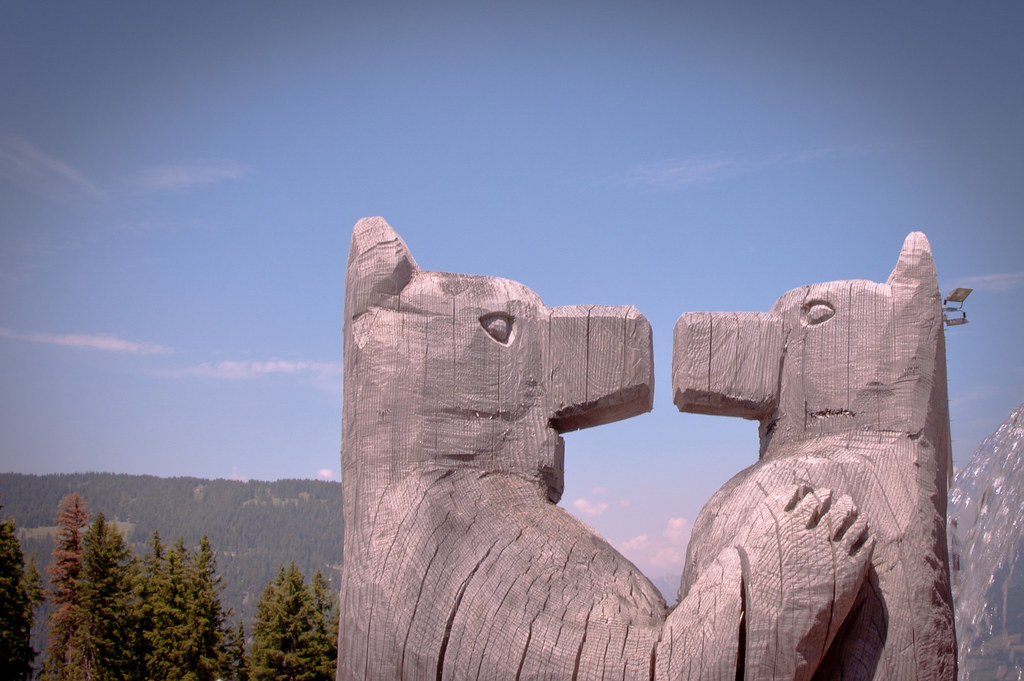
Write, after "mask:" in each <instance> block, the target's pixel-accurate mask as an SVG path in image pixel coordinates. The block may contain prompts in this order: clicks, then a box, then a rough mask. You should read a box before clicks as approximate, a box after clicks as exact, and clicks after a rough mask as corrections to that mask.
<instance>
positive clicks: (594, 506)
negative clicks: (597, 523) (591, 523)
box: [572, 498, 608, 518]
mask: <svg viewBox="0 0 1024 681" xmlns="http://www.w3.org/2000/svg"><path fill="white" fill-rule="evenodd" d="M572 507H573V508H575V509H576V510H577V511H579V512H580V513H582V514H583V515H585V516H587V517H588V518H594V517H597V516H599V515H601V514H602V513H604V512H605V511H607V510H608V503H607V502H604V501H590V500H588V499H583V498H580V499H576V500H575V501H573V502H572Z"/></svg>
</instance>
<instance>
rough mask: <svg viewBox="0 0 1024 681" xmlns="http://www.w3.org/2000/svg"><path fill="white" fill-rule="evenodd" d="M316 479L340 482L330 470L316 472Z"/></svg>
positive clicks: (322, 469) (324, 469) (323, 469)
mask: <svg viewBox="0 0 1024 681" xmlns="http://www.w3.org/2000/svg"><path fill="white" fill-rule="evenodd" d="M316 477H317V479H318V480H338V478H336V477H334V471H333V470H332V469H330V468H321V469H320V470H318V471H317V472H316Z"/></svg>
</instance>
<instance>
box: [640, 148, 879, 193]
mask: <svg viewBox="0 0 1024 681" xmlns="http://www.w3.org/2000/svg"><path fill="white" fill-rule="evenodd" d="M855 153H861V152H859V151H858V150H854V149H848V148H843V147H820V148H816V149H805V150H802V151H792V152H780V153H777V154H764V155H755V154H732V153H725V152H721V153H714V154H701V155H696V156H687V157H676V158H669V159H663V160H660V161H654V162H652V163H642V164H638V165H635V166H633V167H631V168H629V169H628V170H627V171H626V176H625V180H626V183H627V184H631V185H635V186H646V187H652V188H659V189H671V188H676V187H685V186H687V185H693V184H698V183H702V182H708V181H711V180H717V179H721V178H723V177H726V176H728V175H732V174H736V173H743V172H751V171H756V170H759V169H764V168H773V167H778V166H785V165H793V164H798V163H810V162H813V161H819V160H822V159H827V158H836V157H842V156H850V155H853V154H855Z"/></svg>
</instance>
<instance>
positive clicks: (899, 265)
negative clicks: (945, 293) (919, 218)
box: [886, 232, 939, 290]
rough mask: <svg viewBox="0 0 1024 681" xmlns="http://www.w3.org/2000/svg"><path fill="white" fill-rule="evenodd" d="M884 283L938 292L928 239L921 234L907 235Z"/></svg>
mask: <svg viewBox="0 0 1024 681" xmlns="http://www.w3.org/2000/svg"><path fill="white" fill-rule="evenodd" d="M886 283H888V284H889V285H890V286H892V285H902V286H910V287H912V288H925V289H928V290H930V289H932V288H934V289H936V290H938V287H939V280H938V276H937V275H936V274H935V261H934V260H932V247H931V245H929V243H928V237H926V236H925V235H924V234H922V233H921V232H911V233H910V234H908V235H907V238H906V240H905V241H904V242H903V249H902V250H901V251H900V259H899V260H898V261H897V262H896V268H895V269H893V271H892V274H890V275H889V281H888V282H886Z"/></svg>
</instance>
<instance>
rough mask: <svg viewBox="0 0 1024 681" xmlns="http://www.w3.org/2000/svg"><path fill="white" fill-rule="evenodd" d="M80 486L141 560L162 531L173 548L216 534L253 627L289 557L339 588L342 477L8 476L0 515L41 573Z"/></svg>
mask: <svg viewBox="0 0 1024 681" xmlns="http://www.w3.org/2000/svg"><path fill="white" fill-rule="evenodd" d="M71 492H78V493H79V494H80V495H82V497H83V498H84V499H85V502H86V508H87V510H88V511H89V513H90V514H91V515H95V514H96V513H98V512H100V511H102V512H103V514H104V515H105V516H106V517H107V519H108V520H115V521H117V522H118V523H119V526H120V527H121V529H122V531H124V532H125V537H126V539H127V540H128V542H129V543H130V544H131V545H132V548H133V549H134V550H135V554H136V555H137V556H140V557H141V556H142V555H143V554H144V553H145V552H146V551H147V548H146V544H147V543H148V542H149V540H150V538H151V537H152V536H153V532H154V531H157V532H159V533H160V537H161V539H162V541H163V542H164V544H165V545H170V544H172V543H173V542H174V541H176V540H177V538H178V537H184V538H185V543H186V545H188V546H192V547H195V546H197V545H198V544H199V539H200V538H201V537H202V536H203V535H204V534H205V535H207V536H208V537H209V538H210V543H211V544H212V546H213V548H214V550H215V551H216V552H217V567H218V569H219V572H220V574H221V575H222V576H223V583H224V586H225V590H224V594H223V599H222V600H223V603H224V605H225V606H226V607H230V608H231V609H232V610H234V612H235V614H236V616H241V617H242V618H243V621H245V623H246V625H247V626H248V624H249V623H250V622H251V621H252V617H253V615H254V614H255V608H256V603H257V602H258V601H259V597H260V594H261V593H262V591H263V588H264V587H265V586H266V584H267V582H268V581H270V579H271V578H272V577H273V576H274V575H275V574H276V572H277V568H278V565H280V564H281V563H285V564H287V563H288V562H289V561H295V564H296V565H298V567H299V569H300V570H302V571H303V572H304V573H305V574H307V575H311V574H312V573H313V571H314V570H316V569H317V568H320V570H321V571H322V572H323V573H324V576H325V577H327V578H328V579H330V580H331V582H332V584H333V585H334V586H335V587H337V586H338V571H337V570H338V568H339V567H340V564H341V544H342V519H341V485H340V484H339V483H336V482H325V481H321V480H278V481H275V482H263V481H256V480H251V481H248V482H241V481H235V480H204V479H202V478H158V477H154V476H149V475H115V474H113V473H74V474H60V475H21V474H17V473H0V505H3V510H2V511H0V517H2V518H4V519H6V518H13V519H14V521H15V522H16V523H17V525H18V528H19V533H20V537H19V538H20V540H21V543H22V549H23V550H24V552H25V554H26V557H27V556H29V555H34V556H35V557H36V563H37V565H38V567H39V570H40V572H43V570H44V566H46V565H48V564H49V563H50V554H51V552H52V550H53V538H52V534H53V533H52V526H53V519H54V517H55V516H56V515H57V505H58V503H59V502H60V500H61V499H62V498H63V497H64V496H66V495H67V494H69V493H71ZM43 574H44V575H45V572H43Z"/></svg>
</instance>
